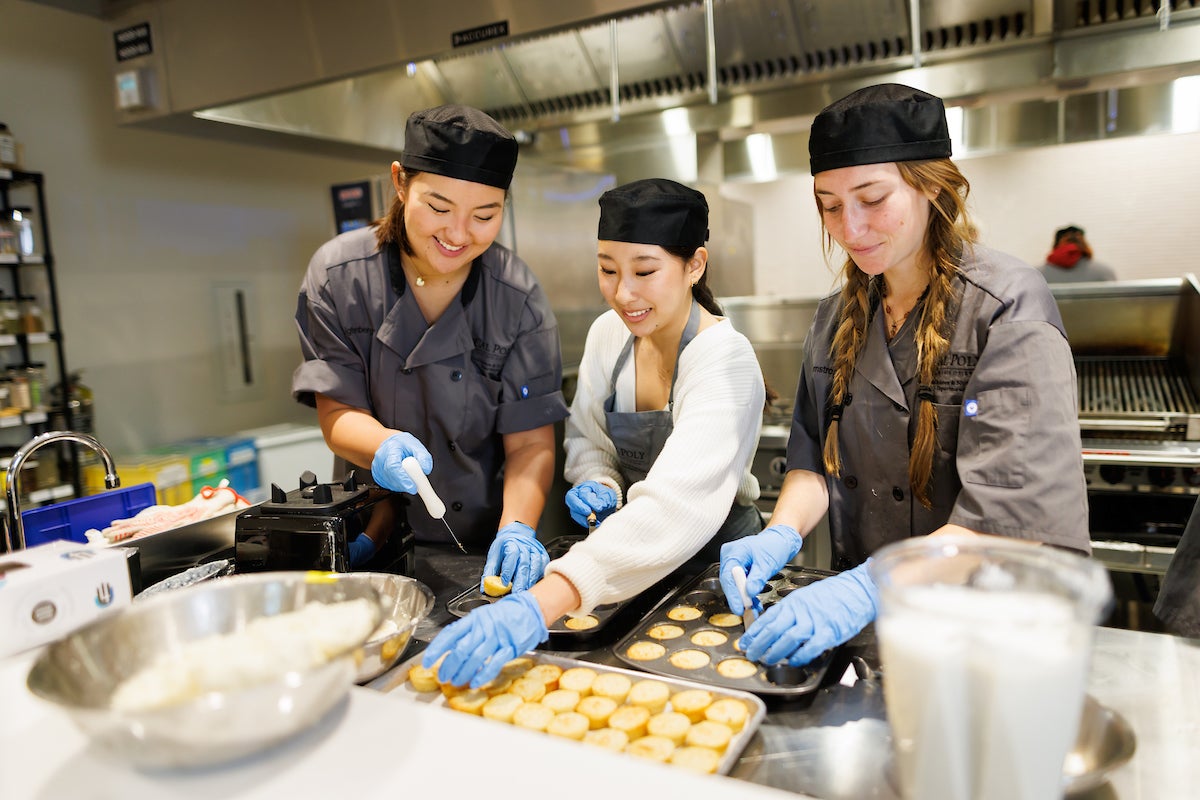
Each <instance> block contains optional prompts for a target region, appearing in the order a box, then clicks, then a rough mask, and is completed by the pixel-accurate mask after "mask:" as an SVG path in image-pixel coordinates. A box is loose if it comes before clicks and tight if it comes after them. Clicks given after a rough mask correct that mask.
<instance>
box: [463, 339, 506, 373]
mask: <svg viewBox="0 0 1200 800" xmlns="http://www.w3.org/2000/svg"><path fill="white" fill-rule="evenodd" d="M510 349H511V348H510V347H509V346H508V345H503V344H496V343H494V342H485V341H484V340H483V339H476V340H475V349H474V350H472V351H471V361H472V362H473V363H474V364H475V366H476V367H477V368H478V369H479V371H480V372H482V373H483V374H484V375H486V376H488V377H489V378H491V379H492V380H494V381H498V380H500V372H501V371H502V370H503V369H504V362H505V361H507V360H508V351H509V350H510Z"/></svg>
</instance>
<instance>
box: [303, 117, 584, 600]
mask: <svg viewBox="0 0 1200 800" xmlns="http://www.w3.org/2000/svg"><path fill="white" fill-rule="evenodd" d="M516 163H517V143H516V140H515V139H514V138H513V136H512V134H510V133H509V132H508V131H507V130H505V129H504V128H503V127H502V126H501V125H499V124H498V123H497V122H496V121H495V120H493V119H492V118H491V117H489V116H488V115H486V114H484V113H483V112H481V111H478V110H476V109H474V108H469V107H467V106H459V105H448V106H439V107H437V108H432V109H427V110H424V111H418V112H416V113H414V114H412V115H411V116H410V117H409V118H408V122H407V125H406V127H405V135H404V152H403V154H402V155H401V157H400V161H399V162H392V181H393V184H394V187H395V191H396V196H395V198H394V199H393V201H392V206H391V209H390V210H389V211H388V213H387V215H386V216H384V217H383V218H382V219H380V220H378V221H376V222H375V223H374V224H373V225H371V226H369V227H366V228H362V229H359V230H355V231H350V232H348V233H343V234H341V235H339V236H337V237H336V238H334V239H333V240H331V241H329V242H327V243H326V244H325V245H323V246H322V247H321V248H320V249H319V250H318V251H317V253H316V254H315V255H314V256H313V258H312V260H311V262H310V263H309V266H308V272H307V274H306V275H305V278H304V283H303V285H302V287H301V290H300V300H299V307H298V309H297V312H296V323H297V327H298V329H299V333H300V344H301V348H302V350H303V355H304V363H302V364H301V365H300V366H299V367H298V368H297V369H296V372H295V375H294V377H293V379H292V393H293V395H294V396H295V397H296V399H297V400H299V401H300V402H302V403H306V404H308V405H314V406H315V407H316V409H317V414H318V417H319V419H320V423H321V429H322V431H323V432H324V434H325V441H326V442H327V443H328V445H329V447H330V449H331V450H333V452H334V453H335V454H337V455H338V456H339V457H340V458H342V459H345V461H347V462H349V463H350V464H357V465H361V466H366V465H370V467H371V474H372V476H373V477H374V479H375V482H376V483H378V484H379V485H381V486H384V487H385V488H388V489H391V490H392V491H395V492H406V493H409V494H414V493H415V492H416V489H417V487H416V485H415V483H414V482H413V480H412V478H411V477H410V476H409V475H408V474H407V473H406V472H405V471H404V469H403V468H402V467H401V462H402V461H403V460H404V459H405V458H406V457H409V456H411V457H414V458H415V459H416V460H417V462H418V464H419V465H420V467H421V470H422V471H423V472H424V473H425V474H427V475H429V479H430V483H431V484H432V486H433V488H434V490H435V491H436V492H437V493H438V495H439V496H440V497H441V499H442V500H443V501H444V502H445V504H446V523H447V524H448V525H449V526H450V527H451V528H452V529H453V530H454V531H455V533H456V534H457V535H458V537H459V538H460V539H462V540H463V542H464V543H465V544H467V545H474V546H476V547H480V548H482V547H483V546H485V545H489V546H488V559H487V565H486V567H485V573H491V574H499V575H500V576H501V577H502V578H503V579H504V580H505V581H506V582H509V581H513V582H515V584H516V585H517V586H522V585H523V586H529V585H531V584H532V583H533V582H534V581H536V580H537V579H538V578H539V577H541V574H542V570H543V569H544V567H545V565H546V563H547V561H548V560H549V559H548V557H547V555H546V551H545V548H543V547H542V545H541V544H540V543H539V542H538V541H537V538H536V534H535V532H534V530H535V528H536V526H537V523H538V519H539V518H540V517H541V514H542V510H543V508H544V506H545V501H546V493H547V492H548V491H549V487H550V483H551V481H552V479H553V476H554V460H555V459H554V423H556V422H558V421H559V420H562V419H564V418H565V417H566V416H567V407H566V404H565V402H564V401H563V397H562V391H561V389H562V358H561V354H560V350H559V341H558V324H557V322H556V320H555V318H554V314H553V313H552V312H551V310H550V304H549V302H548V301H547V299H546V296H545V293H544V292H543V291H542V288H541V286H540V285H539V284H538V282H537V279H536V278H535V277H534V275H533V273H532V271H530V269H529V267H528V266H527V265H526V264H525V262H523V261H522V260H521V259H520V258H518V257H517V256H516V255H514V254H513V253H512V252H511V251H509V250H508V249H506V248H505V247H503V246H502V245H499V244H497V243H496V241H495V240H496V237H497V235H498V234H499V232H500V226H501V222H502V219H503V215H504V206H505V202H506V200H507V191H508V187H509V184H510V183H511V181H512V176H513V170H514V169H515V167H516ZM407 512H408V514H407V516H408V522H409V524H410V525H411V526H412V528H413V531H414V533H415V534H416V538H417V541H425V542H448V541H449V540H450V538H449V534H448V532H447V531H446V528H445V526H443V524H442V523H441V522H440V521H438V520H435V519H432V518H431V517H430V516H429V514H428V513H427V510H426V509H425V508H424V506H423V505H421V504H419V503H410V504H408V506H407ZM379 544H380V543H379V542H374V541H369V542H368V541H362V540H361V537H360V541H359V542H358V543H356V545H357V547H356V548H355V549H352V551H351V558H352V563H353V561H354V559H355V556H356V554H357V556H358V561H360V562H362V561H363V557H364V556H367V557H369V556H370V554H371V551H373V549H374V547H376V546H378V545H379ZM364 550H365V551H366V552H363V551H364Z"/></svg>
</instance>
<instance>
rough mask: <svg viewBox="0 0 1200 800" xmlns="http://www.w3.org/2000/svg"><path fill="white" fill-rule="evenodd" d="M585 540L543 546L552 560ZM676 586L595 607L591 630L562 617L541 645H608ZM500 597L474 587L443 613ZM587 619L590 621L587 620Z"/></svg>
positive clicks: (668, 581) (566, 538) (570, 537)
mask: <svg viewBox="0 0 1200 800" xmlns="http://www.w3.org/2000/svg"><path fill="white" fill-rule="evenodd" d="M586 538H587V534H582V533H580V534H566V535H563V536H559V537H558V538H556V539H552V540H550V541H549V542H547V543H546V552H547V554H549V556H550V558H551V560H553V559H555V558H558V557H560V556H562V555H565V554H566V552H567V551H568V550H570V549H571V546H572V545H574V544H575V543H577V542H581V541H583V540H584V539H586ZM677 585H678V582H677V581H674V580H673V578H672V576H668V577H667V578H664V579H663V580H662V581H660V582H658V583H656V584H655V585H654V586H651V587H650V588H649V589H647V590H646V591H644V592H642V593H641V594H639V595H637V596H635V597H632V598H630V599H628V600H623V601H621V602H620V603H606V604H604V605H600V606H596V607H595V608H594V609H593V610H592V613H591V614H589V615H588V618H585V619H588V622H589V623H593V622H594V624H592V625H591V627H588V628H579V627H571V626H577V625H578V624H579V623H578V622H576V621H574V620H573V619H572V618H571V617H569V616H563V617H560V618H559V619H556V620H555V621H554V622H553V623H551V624H550V625H549V626H548V627H547V630H548V631H549V632H550V638H549V639H548V640H547V641H546V642H545V643H544V644H543V645H541V646H542V647H544V648H546V649H548V650H582V649H590V648H591V647H594V646H596V644H597V642H598V641H599V640H607V641H604V642H601V643H602V644H608V643H610V642H612V640H613V639H614V638H615V637H617V636H620V635H621V634H622V633H624V632H625V631H626V630H627V629H628V626H630V625H633V624H635V623H636V622H637V620H638V619H639V618H640V617H641V616H642V615H643V614H645V613H646V612H647V611H649V610H650V608H651V607H652V606H653V605H654V604H655V603H657V602H658V601H659V600H661V599H662V598H663V596H664V595H665V594H666V593H667V592H668V591H670V590H671V589H673V588H675V586H677ZM499 599H500V598H498V597H489V596H488V595H486V594H484V593H483V592H481V591H479V585H478V584H476V585H474V586H472V587H471V588H469V589H467V590H466V591H465V592H463V593H462V594H459V595H457V596H455V597H452V598H451V599H450V600H449V601H448V602H447V603H446V610H447V611H449V612H450V613H451V614H453V615H454V616H456V617H465V616H466V615H467V614H468V613H469V612H470V611H471V610H472V609H476V608H479V607H480V606H485V605H488V604H489V603H494V602H496V601H497V600H499ZM589 618H590V619H589Z"/></svg>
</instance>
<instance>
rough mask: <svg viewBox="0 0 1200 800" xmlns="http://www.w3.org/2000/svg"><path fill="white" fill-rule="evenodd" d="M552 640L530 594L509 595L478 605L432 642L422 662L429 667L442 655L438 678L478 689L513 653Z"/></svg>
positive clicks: (513, 655)
mask: <svg viewBox="0 0 1200 800" xmlns="http://www.w3.org/2000/svg"><path fill="white" fill-rule="evenodd" d="M548 638H550V632H549V631H547V630H546V621H545V620H544V619H543V618H542V607H541V606H539V605H538V602H537V600H535V599H534V597H533V595H531V594H529V592H521V593H520V594H510V595H507V596H505V597H501V598H500V599H499V600H497V601H496V602H494V603H491V604H490V605H486V606H480V607H479V608H477V609H475V610H474V611H472V612H471V613H470V614H467V616H465V617H463V618H462V619H460V620H458V621H457V622H455V623H453V624H452V625H450V626H449V627H447V628H446V629H445V630H443V631H442V632H441V633H439V634H438V635H437V637H436V638H434V640H433V641H432V642H431V643H430V645H429V647H428V648H427V649H426V650H425V656H424V657H423V658H422V659H421V663H422V664H423V665H424V666H425V668H426V669H429V668H430V667H432V666H433V665H434V664H435V663H436V662H437V660H438V659H439V658H441V657H442V654H443V653H445V654H446V660H445V661H443V662H442V664H441V666H440V667H438V680H440V681H442V682H443V683H452V684H454V685H455V686H462V685H463V684H465V683H468V682H470V684H471V688H472V689H478V688H479V687H480V686H483V685H484V684H485V683H487V682H488V681H491V680H492V679H494V678H495V677H496V676H497V675H499V674H500V669H501V667H503V666H504V665H505V664H506V663H507V662H509V661H511V660H512V659H514V658H516V657H517V656H519V655H521V654H522V653H525V652H526V651H528V650H532V649H533V648H535V647H537V646H538V645H539V644H541V643H542V642H544V641H546V640H547V639H548Z"/></svg>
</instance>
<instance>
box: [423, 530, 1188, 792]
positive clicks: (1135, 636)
mask: <svg viewBox="0 0 1200 800" xmlns="http://www.w3.org/2000/svg"><path fill="white" fill-rule="evenodd" d="M482 568H483V557H482V556H475V555H470V556H464V555H462V554H459V553H457V552H452V551H450V550H449V549H445V548H440V547H431V546H424V545H418V547H417V568H416V576H415V577H416V578H417V579H418V580H420V581H422V582H424V583H425V584H426V585H427V586H429V588H430V589H431V590H433V592H434V594H435V595H436V597H437V602H436V604H435V606H434V610H433V613H432V614H431V615H430V616H429V618H427V619H426V620H425V621H423V622H422V624H421V625H420V626H419V627H418V628H417V632H416V637H415V638H416V640H417V641H418V643H419V647H418V645H413V646H412V648H413V649H411V650H410V652H409V653H408V654H406V657H407V656H411V655H412V654H413V653H415V652H417V650H418V649H419V648H423V647H424V645H425V644H427V643H428V642H429V641H431V640H432V639H433V637H434V636H435V635H436V634H437V632H438V631H439V630H441V628H442V627H444V626H445V625H447V624H449V622H451V621H453V619H454V617H453V616H452V615H451V614H450V613H449V612H448V611H447V610H446V601H447V600H449V599H451V598H452V597H454V596H455V595H457V594H458V593H459V592H461V591H462V590H463V589H465V588H466V587H467V586H470V585H472V584H473V583H475V582H477V581H478V580H479V575H480V571H481V570H482ZM846 650H847V653H846V654H847V655H848V656H849V657H851V661H852V665H853V666H852V668H851V669H849V670H848V671H847V672H846V673H845V674H844V676H843V678H842V682H841V683H837V682H831V683H827V685H826V686H824V687H823V688H821V689H820V690H818V691H817V692H815V693H813V695H811V696H810V697H809V698H805V699H801V700H795V701H774V702H772V701H771V700H769V699H768V713H767V717H766V719H765V720H764V721H763V723H762V725H760V726H759V730H758V732H757V734H756V735H755V737H754V739H753V740H752V741H751V742H750V744H749V745H748V746H747V747H746V749H745V751H744V752H743V753H742V757H741V759H740V760H739V761H738V763H737V765H736V766H735V767H734V769H733V770H732V772H731V773H730V775H731V776H732V777H734V778H740V779H742V780H746V781H751V782H754V783H758V784H762V785H766V786H772V787H775V788H779V789H785V790H788V791H792V792H796V793H798V794H802V795H811V796H813V797H818V798H825V799H826V800H897V795H896V793H895V791H894V790H893V788H892V786H891V784H890V783H889V781H888V778H887V768H888V763H889V733H888V725H887V717H886V714H885V711H884V702H883V685H882V682H881V679H880V676H879V674H878V672H877V668H878V664H879V659H878V654H877V651H876V648H875V641H874V634H873V631H872V629H871V628H868V629H867V630H865V631H863V633H862V634H860V635H859V636H858V637H857V638H855V639H854V640H852V641H851V642H850V643H848V644H847V645H846ZM557 654H558V655H563V656H569V657H572V658H579V659H582V660H586V661H593V662H596V663H600V664H609V665H612V666H620V667H627V665H626V664H624V662H621V661H619V660H618V659H617V658H616V657H615V656H614V655H613V653H612V652H611V650H610V649H609V648H608V647H599V648H597V649H595V650H591V651H587V652H561V651H557ZM1088 691H1089V693H1090V694H1091V695H1092V696H1093V697H1094V698H1096V700H1098V701H1099V702H1100V703H1101V704H1103V705H1105V706H1107V707H1108V708H1110V709H1113V710H1114V711H1117V712H1119V713H1120V714H1121V715H1122V716H1123V717H1124V718H1125V719H1126V721H1128V722H1129V724H1130V726H1131V727H1132V728H1133V731H1134V734H1135V735H1136V737H1137V750H1136V752H1135V754H1134V756H1133V758H1132V760H1131V761H1130V762H1129V763H1127V764H1125V765H1124V766H1121V767H1118V768H1117V769H1115V770H1113V771H1112V772H1111V773H1110V774H1109V776H1108V782H1107V783H1105V784H1103V785H1101V786H1099V787H1097V788H1095V789H1093V790H1091V791H1089V792H1085V793H1082V794H1076V795H1073V796H1072V800H1112V799H1113V798H1120V800H1170V799H1171V798H1188V797H1195V796H1196V795H1197V793H1198V792H1200V758H1197V757H1196V755H1195V752H1194V750H1195V746H1194V742H1195V741H1197V739H1200V639H1185V638H1181V637H1176V636H1167V635H1163V634H1156V633H1144V632H1140V631H1126V630H1119V629H1115V628H1102V627H1101V628H1097V629H1096V638H1095V644H1094V648H1093V656H1092V671H1091V676H1090V680H1089V684H1088Z"/></svg>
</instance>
